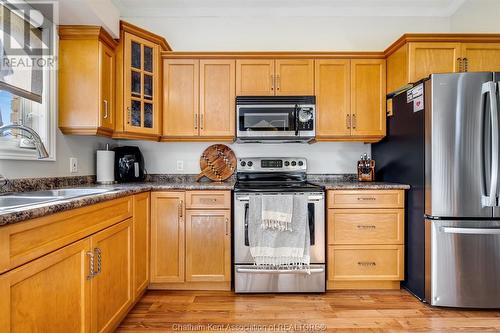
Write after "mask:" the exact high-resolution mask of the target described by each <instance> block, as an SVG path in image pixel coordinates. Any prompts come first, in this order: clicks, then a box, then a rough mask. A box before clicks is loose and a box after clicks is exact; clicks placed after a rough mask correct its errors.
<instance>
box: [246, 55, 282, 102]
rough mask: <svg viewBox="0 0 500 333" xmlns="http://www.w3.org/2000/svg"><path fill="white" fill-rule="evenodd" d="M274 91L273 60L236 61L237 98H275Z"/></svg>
mask: <svg viewBox="0 0 500 333" xmlns="http://www.w3.org/2000/svg"><path fill="white" fill-rule="evenodd" d="M274 91H275V82H274V60H273V59H238V60H236V95H237V96H273V95H274V94H275V93H274Z"/></svg>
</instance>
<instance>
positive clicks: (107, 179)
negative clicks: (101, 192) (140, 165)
mask: <svg viewBox="0 0 500 333" xmlns="http://www.w3.org/2000/svg"><path fill="white" fill-rule="evenodd" d="M99 152H101V154H99ZM102 153H106V154H107V155H108V156H107V159H106V160H105V161H103V159H102V158H104V157H102V158H100V157H99V155H102ZM96 155H97V157H96V159H97V166H96V169H97V170H96V184H99V185H111V184H116V183H117V181H116V180H115V152H114V151H112V150H109V144H106V149H105V150H97V152H96ZM102 163H106V164H107V165H101V164H102ZM102 173H104V176H103V175H102ZM100 178H101V179H100ZM102 178H104V179H102Z"/></svg>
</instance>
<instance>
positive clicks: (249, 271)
mask: <svg viewBox="0 0 500 333" xmlns="http://www.w3.org/2000/svg"><path fill="white" fill-rule="evenodd" d="M325 272H326V270H325V265H311V271H310V274H307V273H306V272H301V271H293V270H292V271H275V270H262V269H259V268H256V267H255V266H254V265H235V267H234V291H235V292H236V293H283V292H284V293H297V292H301V293H322V292H325V288H326V279H325Z"/></svg>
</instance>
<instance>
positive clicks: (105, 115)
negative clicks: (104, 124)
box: [103, 100, 109, 119]
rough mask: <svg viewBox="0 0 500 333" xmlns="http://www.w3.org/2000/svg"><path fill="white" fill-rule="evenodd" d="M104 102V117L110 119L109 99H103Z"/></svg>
mask: <svg viewBox="0 0 500 333" xmlns="http://www.w3.org/2000/svg"><path fill="white" fill-rule="evenodd" d="M103 102H104V119H108V116H109V114H108V101H107V100H103Z"/></svg>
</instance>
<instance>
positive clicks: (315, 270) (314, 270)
mask: <svg viewBox="0 0 500 333" xmlns="http://www.w3.org/2000/svg"><path fill="white" fill-rule="evenodd" d="M324 271H325V269H324V268H311V269H309V270H307V269H297V270H293V269H263V268H262V269H261V268H240V267H238V268H236V272H237V273H262V274H300V273H302V274H309V273H311V274H312V273H323V272H324Z"/></svg>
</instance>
